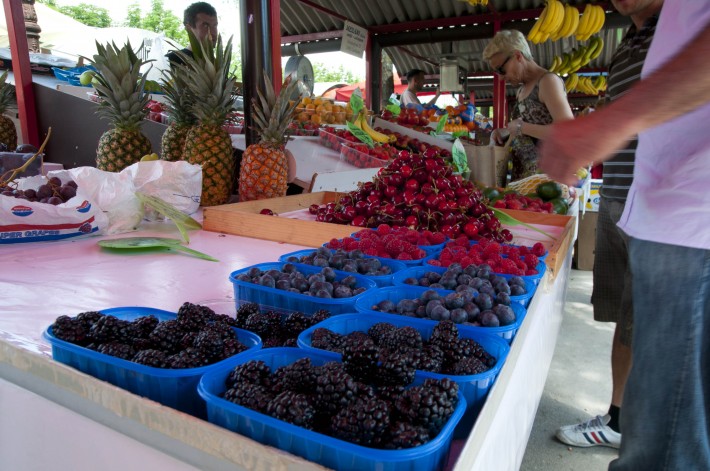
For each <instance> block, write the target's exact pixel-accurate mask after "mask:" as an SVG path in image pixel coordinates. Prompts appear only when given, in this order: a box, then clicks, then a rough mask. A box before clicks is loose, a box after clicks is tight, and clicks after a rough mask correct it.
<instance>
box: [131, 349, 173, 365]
mask: <svg viewBox="0 0 710 471" xmlns="http://www.w3.org/2000/svg"><path fill="white" fill-rule="evenodd" d="M132 361H134V362H136V363H140V364H141V365H146V366H152V367H154V368H167V366H168V356H167V355H166V354H165V352H163V351H161V350H154V349H147V350H141V351H139V352H138V353H136V354H135V355H134V356H133V360H132Z"/></svg>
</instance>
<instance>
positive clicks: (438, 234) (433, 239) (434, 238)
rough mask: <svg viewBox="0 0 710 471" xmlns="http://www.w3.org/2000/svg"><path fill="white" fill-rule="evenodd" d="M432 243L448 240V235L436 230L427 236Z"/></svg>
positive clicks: (437, 243) (441, 242)
mask: <svg viewBox="0 0 710 471" xmlns="http://www.w3.org/2000/svg"><path fill="white" fill-rule="evenodd" d="M427 238H428V239H429V242H431V245H439V244H443V243H444V241H445V240H446V236H445V235H444V234H443V233H442V232H435V233H433V234H432V235H431V236H428V237H427Z"/></svg>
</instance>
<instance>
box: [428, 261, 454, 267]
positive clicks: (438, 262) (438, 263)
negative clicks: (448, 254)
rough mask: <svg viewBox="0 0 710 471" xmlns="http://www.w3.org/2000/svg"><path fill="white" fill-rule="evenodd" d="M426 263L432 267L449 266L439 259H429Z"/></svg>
mask: <svg viewBox="0 0 710 471" xmlns="http://www.w3.org/2000/svg"><path fill="white" fill-rule="evenodd" d="M428 263H429V265H431V266H432V267H448V266H449V264H448V263H447V264H446V265H444V263H443V262H442V261H441V260H429V262H428Z"/></svg>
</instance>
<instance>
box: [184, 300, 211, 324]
mask: <svg viewBox="0 0 710 471" xmlns="http://www.w3.org/2000/svg"><path fill="white" fill-rule="evenodd" d="M214 315H215V314H214V311H213V310H212V309H210V308H208V307H206V306H200V305H199V304H192V303H184V304H183V305H182V306H180V309H178V312H177V321H178V323H179V324H180V327H182V328H183V329H185V330H200V329H202V328H203V327H204V326H206V325H207V323H208V322H209V321H211V320H212V319H213V317H214Z"/></svg>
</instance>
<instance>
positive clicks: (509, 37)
mask: <svg viewBox="0 0 710 471" xmlns="http://www.w3.org/2000/svg"><path fill="white" fill-rule="evenodd" d="M515 51H520V53H521V54H522V55H523V57H525V58H526V59H528V60H533V56H532V53H531V52H530V46H529V45H528V42H527V40H526V39H525V36H523V33H521V32H520V31H518V30H517V29H503V30H500V31H498V32H497V33H496V35H495V36H493V39H491V40H490V42H489V43H488V44H487V45H486V48H485V49H484V50H483V59H484V60H485V61H486V62H488V61H490V60H491V57H493V56H494V55H496V54H498V53H503V55H506V56H509V55H511V54H513V52H515Z"/></svg>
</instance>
